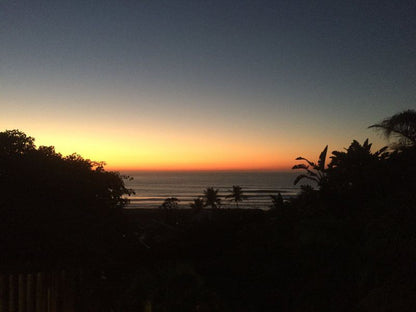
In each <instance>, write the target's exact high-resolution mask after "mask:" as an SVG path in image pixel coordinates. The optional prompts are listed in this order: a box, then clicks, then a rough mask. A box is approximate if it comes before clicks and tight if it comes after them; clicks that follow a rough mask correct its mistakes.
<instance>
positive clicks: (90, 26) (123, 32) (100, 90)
mask: <svg viewBox="0 0 416 312" xmlns="http://www.w3.org/2000/svg"><path fill="white" fill-rule="evenodd" d="M415 14H416V3H415V2H414V1H400V0H398V1H391V0H389V1H384V0H381V1H362V0H361V1H354V0H352V1H337V0H331V1H297V0H292V1H289V0H288V1H283V0H282V1H278V0H274V1H263V0H256V1H249V0H239V1H235V0H234V1H228V0H221V1H210V0H205V1H202V0H201V1H199V0H189V1H182V0H177V1H175V0H166V1H158V0H143V1H140V0H134V1H133V0H132V1H127V0H118V1H115V0H114V1H111V0H85V1H78V0H72V1H61V0H50V1H46V0H30V1H29V0H20V1H19V0H0V109H1V114H0V131H4V130H6V129H20V130H22V131H24V132H25V133H26V134H28V135H30V136H32V137H35V139H36V144H37V145H38V146H39V145H48V146H49V145H53V146H55V148H56V150H57V151H58V152H60V153H62V154H63V155H68V154H71V153H74V152H76V153H79V154H80V155H82V156H83V157H85V158H89V159H92V160H97V161H105V162H106V163H107V168H109V169H113V170H127V169H129V170H131V169H139V170H214V169H215V170H217V169H220V170H228V169H236V170H237V169H250V170H257V169H266V170H270V169H273V170H276V169H279V170H288V169H290V168H291V167H292V166H293V165H294V164H295V163H296V161H295V160H294V159H295V158H296V157H298V156H305V157H308V158H310V159H312V160H313V159H316V158H317V157H318V155H319V152H320V151H321V150H322V149H323V148H324V147H325V146H326V145H329V150H330V151H332V150H341V149H343V148H345V147H348V146H349V144H350V143H351V141H352V140H353V139H356V140H358V141H360V142H363V141H364V140H365V139H366V138H369V139H370V141H371V142H374V147H375V148H377V147H382V146H383V145H386V144H387V143H388V142H387V141H385V140H384V139H383V138H382V137H381V136H380V135H378V134H377V133H375V132H374V131H373V130H371V129H367V127H368V126H369V125H371V124H374V123H377V122H379V121H381V120H382V119H384V118H386V117H389V116H391V115H393V114H395V113H397V112H400V111H402V110H405V109H412V108H413V109H414V108H416V88H415V87H416V19H415V18H414V17H415Z"/></svg>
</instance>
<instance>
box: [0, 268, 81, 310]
mask: <svg viewBox="0 0 416 312" xmlns="http://www.w3.org/2000/svg"><path fill="white" fill-rule="evenodd" d="M79 274H80V273H79V272H68V271H56V272H36V273H14V274H13V273H8V274H0V312H74V311H75V305H74V303H75V299H76V294H75V291H74V290H75V289H77V287H74V286H76V282H77V280H78V278H79Z"/></svg>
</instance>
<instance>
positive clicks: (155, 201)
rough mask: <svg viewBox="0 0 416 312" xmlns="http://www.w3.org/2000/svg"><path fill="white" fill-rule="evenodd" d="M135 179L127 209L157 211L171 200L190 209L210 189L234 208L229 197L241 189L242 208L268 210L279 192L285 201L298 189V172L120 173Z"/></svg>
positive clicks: (128, 182)
mask: <svg viewBox="0 0 416 312" xmlns="http://www.w3.org/2000/svg"><path fill="white" fill-rule="evenodd" d="M121 173H122V174H123V175H128V176H130V177H132V178H133V180H132V181H127V180H126V181H125V184H126V186H127V187H128V188H131V189H133V190H134V192H135V194H134V195H132V196H130V197H129V199H130V203H129V204H128V206H127V207H126V208H127V209H138V208H158V207H159V206H160V205H161V204H162V203H163V201H164V200H165V199H166V198H168V197H176V198H177V199H179V208H189V204H190V203H191V202H193V200H194V199H196V198H198V197H203V194H204V190H205V189H206V188H207V187H214V188H215V189H218V190H219V192H218V194H219V195H220V197H221V207H222V208H235V207H236V204H235V202H233V201H232V200H231V199H228V198H225V196H226V195H229V194H230V193H231V190H232V186H233V185H239V186H241V187H242V190H243V194H244V195H246V196H247V199H246V200H244V201H242V202H240V203H239V207H240V208H259V209H268V208H269V207H270V205H271V198H270V195H277V193H278V192H280V193H281V194H282V196H283V198H284V199H289V198H291V197H293V196H296V194H298V192H299V191H300V188H299V186H294V185H293V181H294V179H295V177H296V176H297V175H298V174H299V173H298V172H283V171H261V172H252V171H240V172H236V171H201V172H194V171H193V172H143V171H142V172H138V171H134V172H121Z"/></svg>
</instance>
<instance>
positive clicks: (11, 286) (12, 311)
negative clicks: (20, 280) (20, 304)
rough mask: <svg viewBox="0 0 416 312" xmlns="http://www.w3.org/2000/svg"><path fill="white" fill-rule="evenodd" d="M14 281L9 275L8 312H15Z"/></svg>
mask: <svg viewBox="0 0 416 312" xmlns="http://www.w3.org/2000/svg"><path fill="white" fill-rule="evenodd" d="M16 293H17V291H16V279H15V277H14V275H13V274H10V275H9V312H16V298H15V297H16Z"/></svg>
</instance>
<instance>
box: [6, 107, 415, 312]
mask: <svg viewBox="0 0 416 312" xmlns="http://www.w3.org/2000/svg"><path fill="white" fill-rule="evenodd" d="M403 114H404V116H403ZM398 115H399V117H400V118H399V117H397V115H395V116H392V117H390V118H387V119H386V120H385V121H383V122H382V123H380V124H378V125H379V126H377V127H376V128H381V129H384V128H383V127H390V129H389V130H388V131H387V132H386V134H389V135H390V136H391V135H392V134H394V135H393V137H394V138H395V140H394V142H392V143H393V145H392V146H391V147H390V148H383V149H381V150H379V151H372V149H371V148H372V146H371V143H369V142H368V140H366V141H364V142H363V143H360V142H358V141H353V142H352V143H351V145H350V146H349V147H348V148H346V149H345V150H343V151H333V152H332V153H331V155H330V157H329V158H328V157H327V156H328V155H327V154H328V148H325V149H324V151H323V152H322V153H321V155H319V157H318V161H317V162H314V161H311V160H308V159H305V158H302V157H299V158H298V159H297V160H298V161H299V162H300V163H298V164H297V165H296V166H295V169H299V170H302V173H301V175H300V176H299V178H298V179H297V180H296V181H295V182H296V183H297V182H300V181H302V180H303V179H310V180H314V181H315V182H316V185H317V188H316V189H314V188H312V187H311V186H307V185H305V186H302V192H301V193H300V194H299V196H297V197H296V198H295V199H293V200H290V201H288V200H283V198H282V197H281V196H279V194H278V195H276V196H274V197H273V207H272V208H271V209H270V210H268V211H263V210H257V209H218V208H219V203H218V202H216V200H215V198H216V196H215V188H214V187H209V188H207V191H206V192H205V194H204V195H205V196H204V197H205V198H204V199H203V198H198V199H196V200H195V203H193V206H192V208H193V209H178V208H177V205H176V202H177V201H176V199H175V198H171V199H169V200H168V201H165V203H166V204H165V205H164V206H163V204H162V208H163V209H159V210H157V209H156V210H137V211H131V210H130V211H124V214H123V216H124V218H123V217H120V215H121V214H120V212H121V207H122V206H123V203H124V202H123V201H122V198H119V197H116V198H112V197H111V196H110V197H107V199H108V198H112V200H103V199H102V198H101V197H100V199H95V200H94V198H96V197H95V195H94V196H93V197H88V194H96V193H94V192H92V193H90V192H84V193H82V192H81V194H84V195H83V196H82V197H78V196H79V195H78V191H77V187H78V184H77V183H75V182H69V181H68V182H65V183H74V185H73V187H74V192H73V193H71V191H70V190H71V188H69V190H66V191H63V192H69V194H67V193H61V194H62V195H65V196H69V198H71V197H72V196H74V197H73V198H72V199H70V201H69V202H68V203H64V201H60V200H59V198H56V199H54V200H55V201H56V202H48V198H55V196H57V195H52V197H48V196H47V195H48V193H49V191H50V188H49V186H48V187H47V188H44V189H43V191H39V189H42V187H41V185H36V186H34V188H33V189H32V188H31V187H30V185H29V184H27V185H26V186H25V187H26V189H28V194H32V195H35V194H44V195H43V196H41V197H39V198H44V199H43V200H44V201H45V202H47V203H48V204H47V205H45V206H43V205H42V204H39V205H38V204H36V205H35V206H33V205H32V206H30V207H35V208H36V209H40V210H38V211H43V210H42V209H45V214H44V215H46V216H47V218H46V219H44V220H43V218H41V217H40V215H39V216H36V213H34V212H33V211H32V212H29V213H30V215H31V217H32V218H33V220H37V221H36V222H37V223H36V224H49V223H52V227H51V228H50V229H48V230H47V231H48V234H49V235H52V234H53V233H57V234H56V235H55V236H54V239H50V237H49V236H46V237H48V238H47V239H45V240H43V239H42V238H39V237H37V242H38V243H39V244H46V242H47V243H49V244H51V246H53V248H59V247H58V246H64V247H62V250H61V251H62V252H64V250H68V249H66V248H67V247H68V246H77V248H78V249H77V250H82V251H87V250H90V249H89V248H90V247H91V246H100V248H98V247H97V250H96V253H93V252H91V251H89V252H84V253H83V255H84V256H85V258H86V259H90V260H88V261H85V263H84V264H82V268H83V270H87V271H88V272H89V276H90V279H89V281H90V283H91V288H90V293H91V296H92V297H93V298H94V300H95V301H94V302H102V303H104V304H101V305H100V308H96V309H94V308H90V309H89V310H88V309H84V310H83V309H81V308H80V310H79V311H109V312H110V311H149V309H150V307H151V308H152V311H155V312H158V311H173V312H174V311H181V312H187V311H221V312H222V311H239V312H240V311H241V312H245V311H250V312H251V311H341V312H342V311H345V312H347V311H351V312H352V311H415V310H416V299H415V298H416V285H415V283H414V281H415V280H416V268H415V263H416V240H415V237H416V233H415V229H416V213H415V208H416V196H415V191H416V189H415V187H416V164H415V159H416V147H415V144H414V142H415V141H414V140H413V139H414V138H415V137H416V131H415V129H416V120H414V116H415V112H414V111H406V112H403V113H400V114H398ZM412 118H413V119H412ZM412 120H414V122H413V123H412ZM398 123H402V124H401V125H400V124H398ZM403 123H404V124H403ZM412 127H413V128H412ZM403 129H404V130H403ZM412 129H413V130H412ZM412 133H413V136H412ZM412 140H413V141H412ZM412 142H413V143H412ZM37 150H40V149H37ZM25 153H26V152H25ZM36 153H39V152H36ZM52 154H54V153H52ZM16 157H17V159H20V156H19V154H17V156H16ZM31 157H32V156H31ZM42 157H43V156H42ZM40 158H41V157H40ZM58 158H62V157H61V156H59V157H58ZM5 159H9V158H7V157H6V158H5ZM28 159H33V158H30V157H28ZM2 161H3V158H2ZM19 161H22V160H19ZM25 161H28V160H25ZM60 161H64V162H65V163H66V162H69V163H70V164H72V162H71V160H62V159H61V160H60ZM81 163H82V164H84V165H85V161H81ZM87 163H88V164H90V165H86V167H87V168H88V170H86V171H82V170H81V169H79V167H78V166H76V165H74V167H71V165H68V166H69V167H71V168H78V169H77V170H80V171H77V170H74V171H73V172H79V175H80V176H79V178H80V179H81V178H82V179H86V180H85V181H80V180H79V179H78V178H77V179H76V181H79V183H80V185H82V187H85V186H88V185H90V186H92V185H95V184H96V183H98V182H97V180H94V178H92V176H95V174H97V176H98V177H99V178H97V179H98V180H99V181H102V180H100V179H101V177H104V175H102V174H103V173H105V171H103V169H102V168H101V169H100V167H98V170H97V169H94V165H91V164H92V163H91V162H89V161H87ZM25 166H26V165H25ZM27 166H29V165H27ZM80 166H81V165H80ZM29 167H30V166H29ZM81 167H82V166H81ZM2 168H3V167H2ZM10 168H12V167H10ZM54 168H55V167H54ZM2 170H3V169H2ZM19 170H20V169H17V168H16V169H15V170H11V169H10V170H9V169H7V170H6V171H7V172H9V174H10V175H12V174H13V173H15V172H18V173H19V175H22V176H24V175H25V172H31V171H30V170H28V171H25V170H23V171H22V170H20V171H19ZM31 170H33V171H32V173H30V175H33V176H38V175H39V176H42V175H40V173H39V171H40V169H39V168H33V169H31ZM70 172H72V169H71V171H70ZM81 172H82V174H81ZM68 174H69V172H68ZM19 175H16V176H14V179H15V180H16V181H15V182H13V183H14V184H12V183H11V184H10V186H8V185H6V184H7V181H8V180H7V179H5V178H4V175H3V171H2V176H1V179H2V189H4V188H3V185H4V187H5V189H7V190H10V192H11V191H12V190H13V189H14V187H12V185H14V186H15V187H16V186H17V184H18V181H19V178H18V176H19ZM30 175H29V176H30ZM90 175H91V176H90ZM64 176H66V175H64ZM69 176H70V177H71V178H69V180H71V179H72V178H73V177H74V175H72V174H71V175H69ZM75 176H77V175H75ZM47 177H49V175H47ZM77 177H78V176H77ZM109 177H111V178H114V179H115V180H117V181H118V182H117V183H118V184H117V185H118V188H116V189H117V190H118V192H119V193H118V194H127V193H128V192H129V191H128V190H126V189H125V188H124V185H123V184H120V181H121V182H122V180H121V179H120V176H118V175H117V174H115V173H109ZM45 179H46V178H45ZM46 180H47V179H46ZM110 180H111V181H113V180H112V179H110ZM71 181H72V180H71ZM105 181H107V180H105ZM89 183H91V184H89ZM100 183H101V182H100ZM100 183H98V185H101V186H103V189H101V188H98V189H99V190H101V191H103V190H104V189H106V188H107V186H108V184H106V183H104V182H102V183H103V184H100ZM50 184H51V185H54V184H53V183H50ZM50 184H48V183H46V184H44V185H50ZM69 185H71V186H72V184H69ZM51 187H52V186H51ZM53 187H55V188H56V191H57V192H58V194H59V191H60V190H59V186H58V185H54V186H53ZM97 187H98V186H97ZM91 189H94V190H95V188H94V187H92V188H90V190H91ZM43 192H44V193H43ZM103 192H104V194H107V193H106V192H105V191H103ZM87 193H88V194H87ZM16 194H18V191H17V188H16V189H14V195H16ZM24 194H26V193H24ZM12 197H13V196H12V193H10V196H9V194H6V193H5V197H2V209H3V208H7V209H3V210H2V213H5V212H7V213H8V214H6V215H5V216H6V217H7V218H8V219H7V218H6V219H4V218H2V220H3V221H2V222H3V224H4V223H6V225H7V226H9V229H10V228H11V226H12V224H13V222H15V221H13V220H16V218H23V219H21V220H19V221H18V222H20V223H19V224H20V230H22V231H21V232H20V233H19V240H16V238H14V239H15V240H14V241H15V242H23V241H24V240H25V239H24V238H25V237H26V235H28V233H37V231H38V228H32V227H33V226H32V225H30V224H31V223H30V222H26V221H24V220H27V219H24V216H23V215H25V214H24V212H25V211H26V210H25V209H30V208H29V205H24V204H23V203H24V202H25V203H29V201H30V200H29V198H27V199H26V200H24V199H22V202H21V203H22V204H20V199H19V200H18V201H19V205H16V207H20V208H19V209H20V210H16V211H20V215H17V214H14V210H13V209H12V207H13V205H12V204H11V203H13V201H12ZM14 197H16V196H14ZM14 197H13V198H14ZM104 197H105V196H104ZM17 198H19V197H18V196H17ZM232 198H234V200H235V201H236V204H237V203H238V202H239V201H240V199H242V198H243V197H242V190H241V188H240V189H238V188H237V187H236V188H235V189H234V188H233V196H232ZM6 199H7V200H6ZM43 200H42V201H43ZM42 201H40V202H42ZM61 203H62V204H63V205H61V206H60V207H59V208H54V209H58V211H60V209H63V210H68V209H69V210H70V211H66V212H60V213H62V214H64V215H65V216H66V215H69V216H70V217H69V218H68V219H66V218H65V220H73V221H74V222H73V223H67V224H65V222H64V221H62V220H63V219H60V218H59V217H57V216H56V215H54V214H53V213H51V211H54V209H52V208H53V207H56V206H55V205H58V204H61ZM44 207H45V208H44ZM46 208H48V209H50V210H48V209H46ZM101 208H103V209H101ZM72 210H73V211H72ZM10 216H13V218H15V219H12V218H10ZM58 216H60V214H58ZM85 216H86V217H87V218H88V220H90V222H89V223H88V224H89V225H91V224H94V227H90V228H88V226H87V224H85V223H83V222H84V221H83V218H84V217H85ZM4 220H7V222H6V221H4ZM41 220H43V221H41ZM78 221H79V222H80V224H81V225H78V223H77V222H78ZM41 222H43V223H41ZM55 222H56V224H60V225H61V228H60V227H58V226H55V225H54V224H55ZM60 222H61V223H60ZM74 223H75V224H76V225H74ZM38 226H39V225H38ZM70 226H75V228H77V227H80V229H81V230H82V231H85V232H83V233H88V235H84V234H83V235H82V237H83V239H84V240H83V241H82V240H79V239H78V238H77V239H75V238H72V239H73V240H72V241H71V240H70V242H71V244H72V245H71V244H68V242H67V240H65V239H68V238H67V236H65V233H66V232H65V231H63V232H62V228H69V227H70ZM97 231H103V233H105V235H104V236H101V234H98V233H97ZM3 233H6V232H3ZM41 233H42V232H41ZM36 235H38V234H36ZM69 237H72V236H69ZM100 238H101V241H100V242H98V243H97V240H99V239H100ZM4 241H5V242H6V244H5V246H9V247H8V248H12V247H13V246H14V245H13V244H12V243H11V242H13V240H11V241H6V240H4ZM81 241H82V242H81ZM61 242H64V244H63V245H60V243H61ZM75 242H76V243H75ZM87 245H88V246H87ZM3 246H4V245H3ZM28 250H35V249H33V248H29V249H28ZM109 250H111V251H112V252H109ZM98 251H99V252H98ZM33 252H35V251H33ZM94 277H95V278H94ZM86 299H87V298H86ZM87 301H88V300H87Z"/></svg>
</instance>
